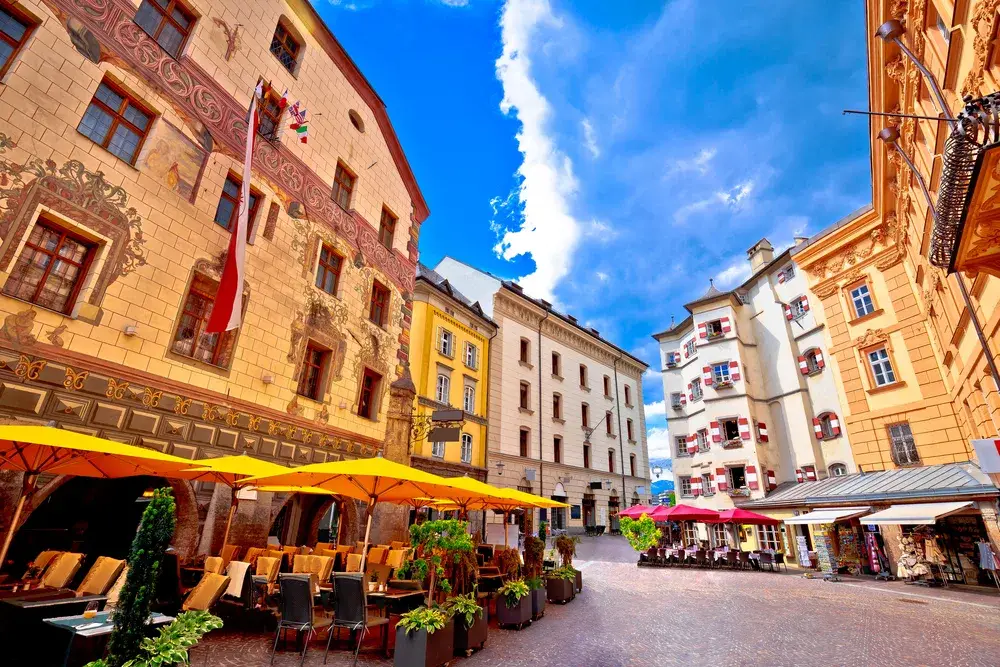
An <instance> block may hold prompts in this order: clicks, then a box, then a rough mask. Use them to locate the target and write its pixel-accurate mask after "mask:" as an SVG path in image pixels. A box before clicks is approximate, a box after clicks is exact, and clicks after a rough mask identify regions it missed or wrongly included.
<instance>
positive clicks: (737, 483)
mask: <svg viewBox="0 0 1000 667" xmlns="http://www.w3.org/2000/svg"><path fill="white" fill-rule="evenodd" d="M726 477H728V478H729V488H730V489H733V490H736V489H743V488H746V485H747V473H746V468H744V467H743V466H733V467H731V468H726Z"/></svg>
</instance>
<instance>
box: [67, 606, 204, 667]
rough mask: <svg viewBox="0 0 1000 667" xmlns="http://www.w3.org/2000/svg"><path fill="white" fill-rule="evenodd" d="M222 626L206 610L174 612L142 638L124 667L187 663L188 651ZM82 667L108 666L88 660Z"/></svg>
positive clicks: (151, 666) (99, 661) (152, 666)
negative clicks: (153, 633)
mask: <svg viewBox="0 0 1000 667" xmlns="http://www.w3.org/2000/svg"><path fill="white" fill-rule="evenodd" d="M221 627H222V619H221V618H219V617H218V616H213V615H212V614H210V613H208V612H207V611H186V612H184V613H183V614H178V615H177V618H176V619H174V620H173V621H172V622H171V623H170V624H169V625H166V626H164V627H162V628H160V632H159V634H158V635H157V636H155V637H146V638H145V639H143V640H142V644H140V648H139V655H138V656H137V657H135V658H133V659H131V660H129V661H128V662H126V663H124V667H161V666H165V665H180V664H188V662H189V658H188V652H189V651H190V650H191V649H192V648H193V647H194V646H195V644H197V643H198V642H199V641H200V640H201V638H202V636H204V634H205V633H206V632H209V631H211V630H215V629H217V628H221ZM86 667H108V662H107V661H106V660H104V659H101V660H95V661H93V662H88V663H87V665H86Z"/></svg>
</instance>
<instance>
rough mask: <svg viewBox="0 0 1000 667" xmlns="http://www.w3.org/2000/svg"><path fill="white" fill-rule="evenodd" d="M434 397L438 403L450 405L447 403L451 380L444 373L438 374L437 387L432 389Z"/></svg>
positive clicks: (449, 396) (449, 395)
mask: <svg viewBox="0 0 1000 667" xmlns="http://www.w3.org/2000/svg"><path fill="white" fill-rule="evenodd" d="M434 397H435V399H436V400H437V402H438V403H444V404H445V405H451V404H450V403H448V401H449V399H450V398H451V378H450V377H448V376H447V375H445V374H444V373H438V376H437V385H436V386H435V388H434Z"/></svg>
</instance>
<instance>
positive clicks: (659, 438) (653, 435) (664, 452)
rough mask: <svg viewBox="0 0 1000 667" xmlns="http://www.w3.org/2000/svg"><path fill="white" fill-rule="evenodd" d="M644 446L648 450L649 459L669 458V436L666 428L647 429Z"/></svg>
mask: <svg viewBox="0 0 1000 667" xmlns="http://www.w3.org/2000/svg"><path fill="white" fill-rule="evenodd" d="M646 446H647V447H648V448H649V458H651V459H659V458H670V456H671V449H670V434H669V433H668V432H667V429H666V427H663V428H651V429H647V430H646Z"/></svg>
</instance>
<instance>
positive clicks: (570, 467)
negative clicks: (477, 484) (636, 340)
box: [435, 257, 650, 531]
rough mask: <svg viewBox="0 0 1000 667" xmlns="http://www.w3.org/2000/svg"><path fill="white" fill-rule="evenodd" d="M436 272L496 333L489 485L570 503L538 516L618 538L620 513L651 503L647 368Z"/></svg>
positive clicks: (473, 277)
mask: <svg viewBox="0 0 1000 667" xmlns="http://www.w3.org/2000/svg"><path fill="white" fill-rule="evenodd" d="M435 271H437V273H439V274H441V275H442V276H444V277H446V278H447V279H448V280H449V281H450V282H451V283H452V284H454V285H456V286H457V287H459V289H461V290H462V292H463V293H464V294H465V295H466V296H467V297H468V298H469V299H472V300H475V301H478V302H479V303H481V304H484V303H489V304H490V311H491V312H490V314H491V316H492V318H493V320H494V321H495V322H496V324H497V327H498V333H497V336H496V338H494V340H493V342H492V343H491V344H490V368H491V370H490V377H489V383H490V393H489V419H490V429H489V437H488V443H487V456H488V468H489V481H490V483H491V484H496V485H498V486H504V487H512V488H514V487H516V488H519V489H522V490H525V491H530V492H531V493H537V494H540V495H543V496H545V497H551V498H553V499H556V500H561V501H563V502H566V503H568V504H569V505H570V508H569V509H568V510H567V509H556V510H553V511H552V512H537V511H536V513H535V515H536V516H537V517H538V519H539V520H544V521H549V522H550V525H551V526H552V528H555V529H566V530H570V531H579V530H582V529H583V528H585V527H587V526H605V527H606V528H607V529H611V528H612V527H614V526H616V525H617V522H616V521H614V520H613V519H612V514H613V513H615V512H616V511H617V510H618V509H619V508H624V507H627V506H630V505H633V504H636V503H640V502H641V503H648V502H650V486H649V485H650V479H649V456H648V452H647V449H646V423H645V415H644V412H643V402H642V373H643V372H645V370H646V368H647V367H648V366H647V364H645V363H644V362H642V361H640V360H639V359H636V358H635V357H633V356H632V355H630V354H629V353H628V352H626V351H624V350H622V349H621V348H619V347H617V346H615V345H614V344H612V343H610V342H609V341H607V340H605V339H604V338H601V336H600V333H599V332H598V331H596V330H595V329H592V328H588V327H586V326H584V325H583V324H581V323H580V322H579V321H577V319H576V318H574V317H573V316H571V315H565V314H562V313H559V312H557V311H556V310H554V309H553V308H552V304H550V303H548V302H546V301H543V300H540V299H533V298H531V297H530V296H528V295H527V294H525V293H524V292H523V290H522V289H521V287H520V286H519V285H517V284H516V283H511V282H507V281H501V280H499V279H497V278H495V277H493V276H490V275H489V274H486V273H484V272H482V271H479V270H478V269H474V268H472V267H469V266H467V265H465V264H462V263H461V262H458V261H457V260H454V259H452V258H450V257H446V258H445V259H444V260H442V261H441V263H440V264H438V266H437V267H436V268H435ZM484 309H485V306H484ZM490 520H497V518H496V517H490ZM535 525H537V523H536V524H535Z"/></svg>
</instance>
